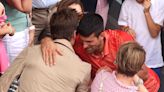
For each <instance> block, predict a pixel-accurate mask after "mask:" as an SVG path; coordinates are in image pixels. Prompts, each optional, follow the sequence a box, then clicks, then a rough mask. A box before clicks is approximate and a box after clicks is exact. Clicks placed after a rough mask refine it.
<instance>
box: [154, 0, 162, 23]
mask: <svg viewBox="0 0 164 92" xmlns="http://www.w3.org/2000/svg"><path fill="white" fill-rule="evenodd" d="M163 7H164V1H161V0H156V2H155V1H154V7H153V8H155V9H154V10H153V11H154V13H152V19H153V20H154V22H155V23H156V24H159V25H160V26H163V23H164V9H163Z"/></svg>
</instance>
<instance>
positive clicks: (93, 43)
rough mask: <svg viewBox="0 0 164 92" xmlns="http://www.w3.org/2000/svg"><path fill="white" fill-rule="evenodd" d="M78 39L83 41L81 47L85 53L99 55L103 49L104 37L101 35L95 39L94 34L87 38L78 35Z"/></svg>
mask: <svg viewBox="0 0 164 92" xmlns="http://www.w3.org/2000/svg"><path fill="white" fill-rule="evenodd" d="M80 39H81V40H82V41H83V47H84V49H85V50H86V52H87V53H90V54H95V55H100V54H102V52H103V48H104V37H103V36H102V35H100V36H98V37H96V36H95V34H92V35H90V36H89V37H84V36H81V35H80Z"/></svg>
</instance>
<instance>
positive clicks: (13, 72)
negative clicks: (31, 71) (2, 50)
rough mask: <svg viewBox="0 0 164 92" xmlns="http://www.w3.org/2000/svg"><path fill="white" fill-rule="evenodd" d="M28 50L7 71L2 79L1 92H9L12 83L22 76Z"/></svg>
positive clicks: (0, 80) (0, 83)
mask: <svg viewBox="0 0 164 92" xmlns="http://www.w3.org/2000/svg"><path fill="white" fill-rule="evenodd" d="M26 56H27V49H25V50H23V51H22V52H21V53H20V54H19V56H18V57H17V58H16V59H15V60H14V61H13V63H12V64H11V66H10V67H9V68H8V69H7V71H6V72H5V73H4V74H3V75H2V76H1V77H0V92H7V90H8V88H9V86H10V84H11V83H12V81H13V80H14V79H15V77H17V76H18V75H20V74H21V72H22V70H23V67H24V65H25V58H26Z"/></svg>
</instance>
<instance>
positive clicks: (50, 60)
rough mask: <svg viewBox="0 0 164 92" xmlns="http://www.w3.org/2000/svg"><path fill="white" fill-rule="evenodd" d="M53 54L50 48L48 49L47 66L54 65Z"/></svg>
mask: <svg viewBox="0 0 164 92" xmlns="http://www.w3.org/2000/svg"><path fill="white" fill-rule="evenodd" d="M53 55H54V54H53V53H52V50H48V61H49V66H52V65H54V60H53V57H54V56H53Z"/></svg>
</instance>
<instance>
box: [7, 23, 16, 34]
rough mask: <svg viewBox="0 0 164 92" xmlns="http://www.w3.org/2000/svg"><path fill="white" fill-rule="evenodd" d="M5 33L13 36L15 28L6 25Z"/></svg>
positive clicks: (9, 24) (8, 24)
mask: <svg viewBox="0 0 164 92" xmlns="http://www.w3.org/2000/svg"><path fill="white" fill-rule="evenodd" d="M7 31H8V32H9V33H8V34H9V35H10V36H13V35H14V33H15V28H14V27H13V26H12V25H11V23H7Z"/></svg>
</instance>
